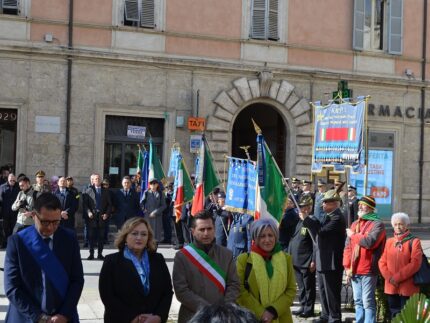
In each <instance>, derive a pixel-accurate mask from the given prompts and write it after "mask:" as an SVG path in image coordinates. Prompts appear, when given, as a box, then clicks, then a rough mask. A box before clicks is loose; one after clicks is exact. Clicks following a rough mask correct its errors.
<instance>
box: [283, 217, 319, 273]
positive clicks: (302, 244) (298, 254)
mask: <svg viewBox="0 0 430 323" xmlns="http://www.w3.org/2000/svg"><path fill="white" fill-rule="evenodd" d="M310 219H312V220H313V221H317V220H316V219H314V218H312V217H310ZM315 229H316V226H315V225H310V226H309V228H306V227H304V226H303V221H301V220H299V221H298V222H297V225H296V227H295V230H294V234H293V237H292V238H291V240H290V243H289V245H288V253H289V254H290V255H291V256H292V257H293V266H294V267H297V268H309V266H310V264H311V261H314V262H315V253H314V249H315V248H314V241H315V242H316V233H317V232H316V231H315ZM312 230H313V231H312Z"/></svg>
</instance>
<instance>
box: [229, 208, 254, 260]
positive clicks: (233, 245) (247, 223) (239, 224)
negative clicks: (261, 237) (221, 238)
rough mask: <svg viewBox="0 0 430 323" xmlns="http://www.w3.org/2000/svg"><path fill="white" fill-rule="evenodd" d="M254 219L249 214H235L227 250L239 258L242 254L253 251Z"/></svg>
mask: <svg viewBox="0 0 430 323" xmlns="http://www.w3.org/2000/svg"><path fill="white" fill-rule="evenodd" d="M253 221H254V217H253V216H252V215H249V214H243V213H236V212H235V213H233V214H232V222H231V224H230V231H229V234H228V241H227V248H228V249H230V250H231V251H232V252H233V257H234V258H237V257H238V256H239V255H240V254H241V253H245V252H250V250H251V224H252V222H253Z"/></svg>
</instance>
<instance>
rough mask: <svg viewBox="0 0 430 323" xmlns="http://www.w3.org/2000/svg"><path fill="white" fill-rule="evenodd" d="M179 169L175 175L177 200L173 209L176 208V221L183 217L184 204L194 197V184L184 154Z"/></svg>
mask: <svg viewBox="0 0 430 323" xmlns="http://www.w3.org/2000/svg"><path fill="white" fill-rule="evenodd" d="M179 158H180V161H179V163H178V170H177V172H176V177H175V193H174V194H175V197H174V199H175V202H174V204H173V209H174V210H175V216H176V222H178V221H179V220H180V219H181V215H182V206H183V205H184V204H185V203H187V202H189V201H191V200H192V199H193V190H194V189H193V184H192V182H191V178H190V174H189V173H188V171H187V169H186V167H185V163H184V160H183V159H182V156H180V157H179Z"/></svg>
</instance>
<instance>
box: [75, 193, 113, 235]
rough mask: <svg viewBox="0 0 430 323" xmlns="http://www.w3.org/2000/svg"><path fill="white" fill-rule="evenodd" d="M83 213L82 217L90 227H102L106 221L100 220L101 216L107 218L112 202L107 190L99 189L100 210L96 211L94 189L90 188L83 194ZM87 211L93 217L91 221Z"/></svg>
mask: <svg viewBox="0 0 430 323" xmlns="http://www.w3.org/2000/svg"><path fill="white" fill-rule="evenodd" d="M82 195H83V205H82V206H83V212H82V216H83V217H84V219H86V220H88V221H89V224H90V226H91V227H94V226H98V225H99V226H100V225H101V226H104V224H105V222H106V220H102V219H101V216H102V215H103V214H107V215H108V218H109V217H110V215H111V212H112V201H111V199H110V193H109V191H108V190H106V189H104V188H101V201H100V209H99V210H97V209H96V205H97V203H96V188H95V187H94V186H90V187H89V188H87V189H86V190H85V192H83V194H82ZM88 211H91V212H92V213H93V215H94V217H93V218H92V219H90V218H89V216H88Z"/></svg>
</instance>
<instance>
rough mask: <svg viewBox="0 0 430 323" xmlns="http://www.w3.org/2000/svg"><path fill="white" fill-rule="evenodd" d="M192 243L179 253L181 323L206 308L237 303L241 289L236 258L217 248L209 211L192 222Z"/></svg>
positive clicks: (177, 290) (177, 289)
mask: <svg viewBox="0 0 430 323" xmlns="http://www.w3.org/2000/svg"><path fill="white" fill-rule="evenodd" d="M191 233H192V235H193V237H194V243H191V244H189V245H187V246H186V247H184V248H183V249H181V251H179V252H178V253H176V256H175V261H174V265H173V286H174V287H175V294H176V298H177V299H178V301H179V302H180V303H181V308H180V310H179V317H178V322H179V323H185V322H188V321H189V319H190V318H191V317H192V316H193V315H194V314H195V312H197V310H198V309H199V308H200V307H201V306H204V305H208V304H214V303H218V302H235V301H236V299H237V297H238V295H239V289H240V283H239V280H238V277H237V273H236V265H235V262H234V260H233V254H232V252H231V251H230V250H228V249H227V248H225V247H222V246H219V245H216V244H215V224H214V220H213V217H212V214H210V213H209V212H208V211H201V212H198V213H197V214H196V215H195V216H194V217H193V218H192V224H191Z"/></svg>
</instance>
